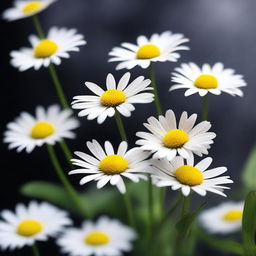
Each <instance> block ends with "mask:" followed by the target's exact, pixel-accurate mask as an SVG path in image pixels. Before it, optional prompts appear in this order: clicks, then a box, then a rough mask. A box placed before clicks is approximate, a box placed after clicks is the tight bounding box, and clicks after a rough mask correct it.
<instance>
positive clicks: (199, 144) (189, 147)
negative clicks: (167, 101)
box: [136, 110, 216, 161]
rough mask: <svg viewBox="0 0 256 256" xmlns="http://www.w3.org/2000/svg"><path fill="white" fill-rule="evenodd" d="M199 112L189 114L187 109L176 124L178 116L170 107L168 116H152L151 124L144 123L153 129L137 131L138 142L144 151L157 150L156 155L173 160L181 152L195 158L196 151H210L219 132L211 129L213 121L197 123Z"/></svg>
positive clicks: (186, 156) (155, 156) (201, 153)
mask: <svg viewBox="0 0 256 256" xmlns="http://www.w3.org/2000/svg"><path fill="white" fill-rule="evenodd" d="M196 119H197V114H193V115H191V116H190V117H188V114H187V112H183V113H182V115H181V118H180V120H179V124H178V125H177V123H176V117H175V114H174V112H173V111H172V110H168V111H167V112H166V114H165V117H164V116H159V119H156V118H155V117H150V118H148V120H147V121H148V123H144V126H145V127H146V128H147V129H148V130H149V131H150V133H149V132H137V133H136V135H137V136H138V137H140V138H141V139H140V140H137V141H136V144H137V145H140V146H141V149H142V150H148V151H150V152H151V153H154V155H153V157H154V158H165V157H166V158H167V159H168V160H169V161H171V160H172V159H173V158H174V157H175V156H176V154H177V153H178V154H179V155H181V156H182V157H184V158H188V157H191V155H192V154H196V155H198V156H202V155H203V154H208V150H207V149H209V148H210V144H212V143H213V139H214V138H215V137H216V134H215V133H213V132H208V130H209V129H210V128H211V124H210V122H208V121H203V122H200V123H199V124H197V125H196V126H194V125H195V122H196Z"/></svg>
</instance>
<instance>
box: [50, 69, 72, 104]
mask: <svg viewBox="0 0 256 256" xmlns="http://www.w3.org/2000/svg"><path fill="white" fill-rule="evenodd" d="M49 72H50V75H51V78H52V81H53V83H54V85H55V89H56V91H57V94H58V97H59V100H60V103H61V105H62V107H63V108H65V109H69V108H70V107H69V104H68V102H67V99H66V97H65V94H64V92H63V89H62V86H61V83H60V80H59V77H58V75H57V72H56V69H55V67H54V65H53V64H50V65H49Z"/></svg>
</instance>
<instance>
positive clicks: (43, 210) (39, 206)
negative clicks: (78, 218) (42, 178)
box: [0, 201, 72, 250]
mask: <svg viewBox="0 0 256 256" xmlns="http://www.w3.org/2000/svg"><path fill="white" fill-rule="evenodd" d="M1 217H2V219H3V220H0V247H1V249H2V250H6V249H10V250H13V249H16V248H22V247H24V246H25V245H29V246H31V245H33V244H34V243H35V241H46V240H47V239H48V238H49V237H54V236H56V235H57V234H58V233H59V232H61V231H63V230H64V227H65V226H67V225H70V224H72V221H71V220H70V219H69V218H68V215H67V213H66V212H65V211H62V210H59V209H58V208H56V207H55V206H52V205H50V204H48V203H45V202H43V203H37V202H35V201H32V202H30V203H29V205H28V207H26V206H25V205H23V204H18V205H17V206H16V211H15V212H14V213H13V212H11V211H9V210H3V211H2V212H1Z"/></svg>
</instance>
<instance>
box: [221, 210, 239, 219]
mask: <svg viewBox="0 0 256 256" xmlns="http://www.w3.org/2000/svg"><path fill="white" fill-rule="evenodd" d="M242 217H243V211H241V210H230V211H228V212H226V213H225V214H224V216H223V220H225V221H238V220H241V219H242Z"/></svg>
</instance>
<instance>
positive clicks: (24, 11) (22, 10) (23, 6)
mask: <svg viewBox="0 0 256 256" xmlns="http://www.w3.org/2000/svg"><path fill="white" fill-rule="evenodd" d="M56 1H57V0H39V1H28V0H25V1H24V0H16V1H14V4H13V7H11V8H9V9H7V10H5V11H4V12H3V18H4V19H6V20H7V21H14V20H19V19H23V18H26V17H30V16H33V15H35V14H37V13H39V12H41V11H43V10H44V9H46V8H47V7H48V6H49V5H51V4H52V3H54V2H56Z"/></svg>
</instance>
